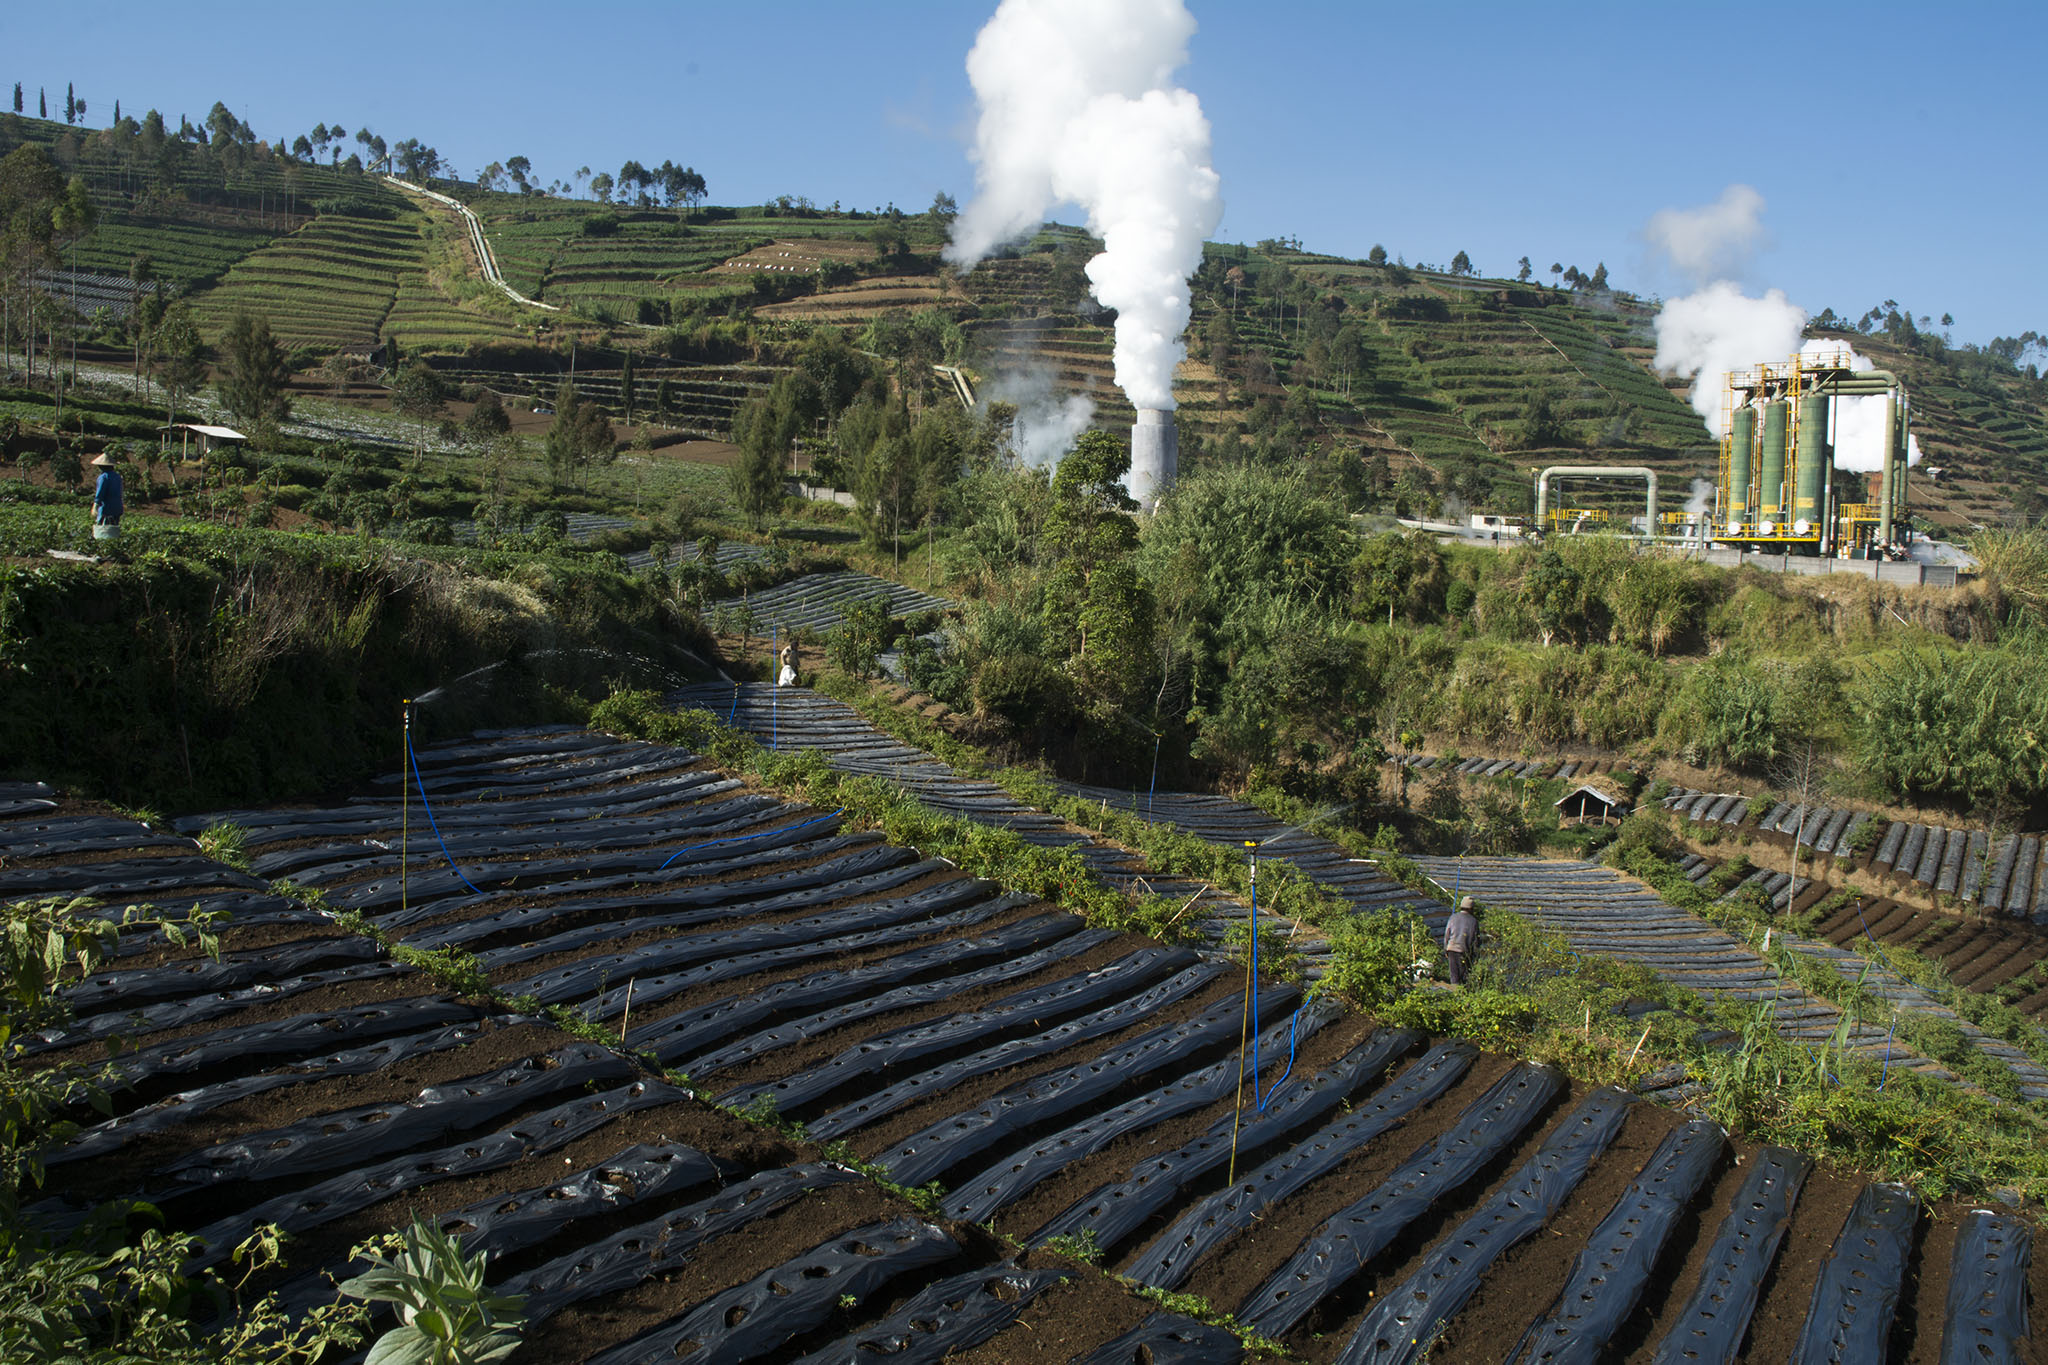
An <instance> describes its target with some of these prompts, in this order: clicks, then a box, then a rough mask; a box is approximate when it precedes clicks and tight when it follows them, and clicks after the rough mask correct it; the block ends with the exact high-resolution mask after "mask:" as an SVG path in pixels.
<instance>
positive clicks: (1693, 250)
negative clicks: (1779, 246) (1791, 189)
mask: <svg viewBox="0 0 2048 1365" xmlns="http://www.w3.org/2000/svg"><path fill="white" fill-rule="evenodd" d="M1763 212H1764V197H1763V196H1762V195H1761V194H1758V193H1757V192H1756V191H1755V190H1754V189H1751V188H1750V187H1749V186H1748V185H1730V186H1729V187H1728V188H1727V189H1725V190H1723V191H1721V197H1720V198H1719V199H1717V200H1715V201H1714V202H1713V203H1711V204H1703V205H1701V206H1700V207H1699V208H1696V209H1660V210H1659V211H1658V212H1656V213H1654V214H1652V215H1650V222H1649V225H1648V226H1647V227H1645V228H1644V229H1643V235H1644V236H1645V237H1646V238H1648V239H1649V242H1650V245H1651V246H1653V247H1655V248H1656V249H1657V250H1658V251H1660V252H1662V253H1663V254H1664V256H1665V257H1666V258H1667V259H1668V260H1669V261H1670V262H1671V264H1672V265H1673V266H1675V267H1677V268H1678V270H1679V271H1681V272H1682V273H1683V274H1684V275H1685V276H1686V278H1688V279H1690V280H1691V281H1692V282H1693V283H1694V284H1696V285H1699V284H1706V283H1708V282H1709V281H1712V280H1726V279H1732V278H1734V277H1736V276H1738V275H1741V274H1742V273H1743V272H1744V271H1745V270H1746V269H1747V268H1748V266H1749V260H1750V257H1751V256H1752V255H1753V254H1755V251H1756V248H1757V246H1758V245H1759V244H1760V243H1761V242H1762V241H1763V235H1764V224H1763Z"/></svg>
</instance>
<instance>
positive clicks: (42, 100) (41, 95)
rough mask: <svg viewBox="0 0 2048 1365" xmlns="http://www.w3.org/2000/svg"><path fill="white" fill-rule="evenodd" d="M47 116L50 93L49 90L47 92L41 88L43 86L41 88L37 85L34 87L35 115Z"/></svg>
mask: <svg viewBox="0 0 2048 1365" xmlns="http://www.w3.org/2000/svg"><path fill="white" fill-rule="evenodd" d="M49 116H50V93H49V92H48V91H47V90H44V89H43V88H42V87H41V86H37V87H36V117H37V118H48V117H49Z"/></svg>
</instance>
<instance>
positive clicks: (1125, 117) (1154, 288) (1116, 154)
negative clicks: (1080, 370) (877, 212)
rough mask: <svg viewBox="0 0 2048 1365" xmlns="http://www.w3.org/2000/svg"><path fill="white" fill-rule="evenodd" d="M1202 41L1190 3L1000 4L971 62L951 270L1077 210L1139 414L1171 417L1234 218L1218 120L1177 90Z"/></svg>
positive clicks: (1033, 0) (1040, 0) (1122, 379)
mask: <svg viewBox="0 0 2048 1365" xmlns="http://www.w3.org/2000/svg"><path fill="white" fill-rule="evenodd" d="M1194 32H1195V20H1194V16H1192V15H1190V14H1189V13H1188V11H1187V8H1186V6H1185V5H1183V4H1182V3H1181V0H1003V3H1002V4H1001V5H1000V6H999V7H998V8H997V10H996V12H995V15H994V16H993V17H992V18H991V19H990V20H989V21H988V23H987V24H986V25H985V26H984V27H983V28H982V30H981V35H980V36H979V37H978V38H977V39H976V40H975V44H974V50H973V51H972V52H970V53H969V54H968V56H967V74H968V77H969V79H970V80H971V81H972V82H973V84H974V91H975V95H976V96H977V98H978V99H979V100H980V103H981V118H980V122H979V125H978V127H977V129H976V133H975V150H974V153H973V155H974V160H975V163H976V169H975V183H976V188H977V190H978V193H977V195H976V197H975V198H974V200H973V201H972V202H971V203H969V204H968V205H967V207H966V208H965V209H963V210H962V211H961V213H960V216H959V218H958V219H956V220H955V222H954V225H953V240H952V243H951V244H950V245H949V246H948V247H947V248H946V259H947V260H949V261H951V262H952V263H953V264H954V265H955V266H956V267H958V268H959V269H961V270H968V269H971V268H973V266H974V265H975V263H976V262H978V261H980V260H982V259H983V258H985V257H986V256H987V255H988V254H989V253H990V252H991V251H993V250H994V249H995V248H996V247H997V246H999V245H1001V244H1002V243H1004V242H1007V241H1012V240H1014V239H1016V238H1017V237H1019V236H1022V235H1023V234H1025V233H1027V232H1030V231H1032V230H1033V229H1035V228H1037V227H1038V225H1039V224H1040V223H1041V222H1043V221H1044V220H1045V216H1046V213H1047V212H1048V211H1049V210H1050V209H1051V208H1052V207H1053V205H1055V204H1059V203H1073V204H1078V205H1080V206H1081V207H1082V208H1083V209H1084V210H1085V211H1086V212H1087V215H1088V229H1089V231H1090V232H1093V233H1094V234H1095V235H1097V236H1099V237H1101V238H1102V240H1103V246H1104V249H1103V252H1102V254H1101V255H1099V256H1097V257H1095V258H1094V259H1093V260H1091V261H1089V262H1088V279H1089V282H1090V284H1091V285H1092V286H1093V289H1094V294H1095V297H1096V298H1097V299H1098V300H1100V301H1101V302H1102V303H1103V304H1104V305H1105V306H1106V307H1110V308H1114V309H1115V310H1116V313H1117V321H1116V382H1117V386H1118V387H1119V388H1121V389H1122V390H1123V391H1124V393H1125V394H1126V395H1127V396H1128V397H1129V398H1130V400H1131V402H1132V403H1133V404H1134V405H1135V406H1137V407H1140V408H1171V407H1173V406H1174V401H1173V371H1174V367H1175V366H1176V365H1178V364H1179V363H1180V361H1181V360H1182V359H1183V358H1184V357H1185V355H1186V354H1187V350H1186V346H1185V345H1184V344H1183V343H1182V341H1181V333H1182V332H1183V331H1185V330H1186V328H1187V324H1188V313H1189V296H1188V277H1189V276H1190V275H1191V274H1193V273H1194V271H1195V268H1196V267H1197V266H1199V265H1200V264H1201V262H1202V243H1203V241H1204V240H1205V239H1206V238H1207V237H1208V236H1209V235H1210V234H1211V233H1212V232H1214V231H1215V230H1216V225H1217V223H1218V222H1220V221H1221V219H1222V215H1223V201H1222V198H1221V195H1220V192H1219V190H1220V182H1219V181H1218V179H1217V176H1216V172H1215V171H1214V170H1212V169H1211V168H1210V165H1209V121H1208V119H1206V118H1204V117H1203V115H1202V106H1201V102H1200V101H1199V100H1197V99H1196V98H1195V97H1194V95H1192V94H1191V93H1189V92H1188V91H1186V90H1183V89H1180V88H1178V87H1176V86H1174V85H1173V84H1172V77H1173V73H1174V71H1175V70H1176V69H1177V68H1179V67H1180V66H1182V65H1184V64H1185V63H1186V62H1187V45H1188V40H1189V38H1191V37H1192V36H1193V35H1194Z"/></svg>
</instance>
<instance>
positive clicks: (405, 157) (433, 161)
mask: <svg viewBox="0 0 2048 1365" xmlns="http://www.w3.org/2000/svg"><path fill="white" fill-rule="evenodd" d="M391 154H392V156H394V157H395V158H397V160H398V168H399V169H400V170H401V171H403V172H404V173H405V178H406V179H407V180H432V179H433V178H434V176H435V175H436V174H437V173H438V172H439V171H440V169H441V154H440V153H439V152H437V151H435V150H434V149H433V148H432V147H429V146H427V145H426V144H425V143H423V142H421V141H420V140H419V139H418V138H416V137H409V138H407V139H405V141H403V142H401V143H399V144H398V145H397V146H396V147H393V148H392V149H391Z"/></svg>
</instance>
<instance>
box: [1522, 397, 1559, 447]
mask: <svg viewBox="0 0 2048 1365" xmlns="http://www.w3.org/2000/svg"><path fill="white" fill-rule="evenodd" d="M1564 444H1565V426H1564V419H1563V418H1562V417H1560V416H1559V415H1558V411H1557V402H1556V400H1555V399H1554V398H1553V397H1552V396H1551V393H1550V390H1548V389H1538V390H1536V392H1534V393H1532V394H1530V395H1529V401H1528V403H1527V404H1526V405H1524V407H1523V408H1522V429H1521V431H1520V432H1519V433H1518V435H1517V440H1516V447H1517V448H1518V449H1521V450H1549V449H1552V448H1554V447H1556V446H1561V445H1564Z"/></svg>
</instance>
